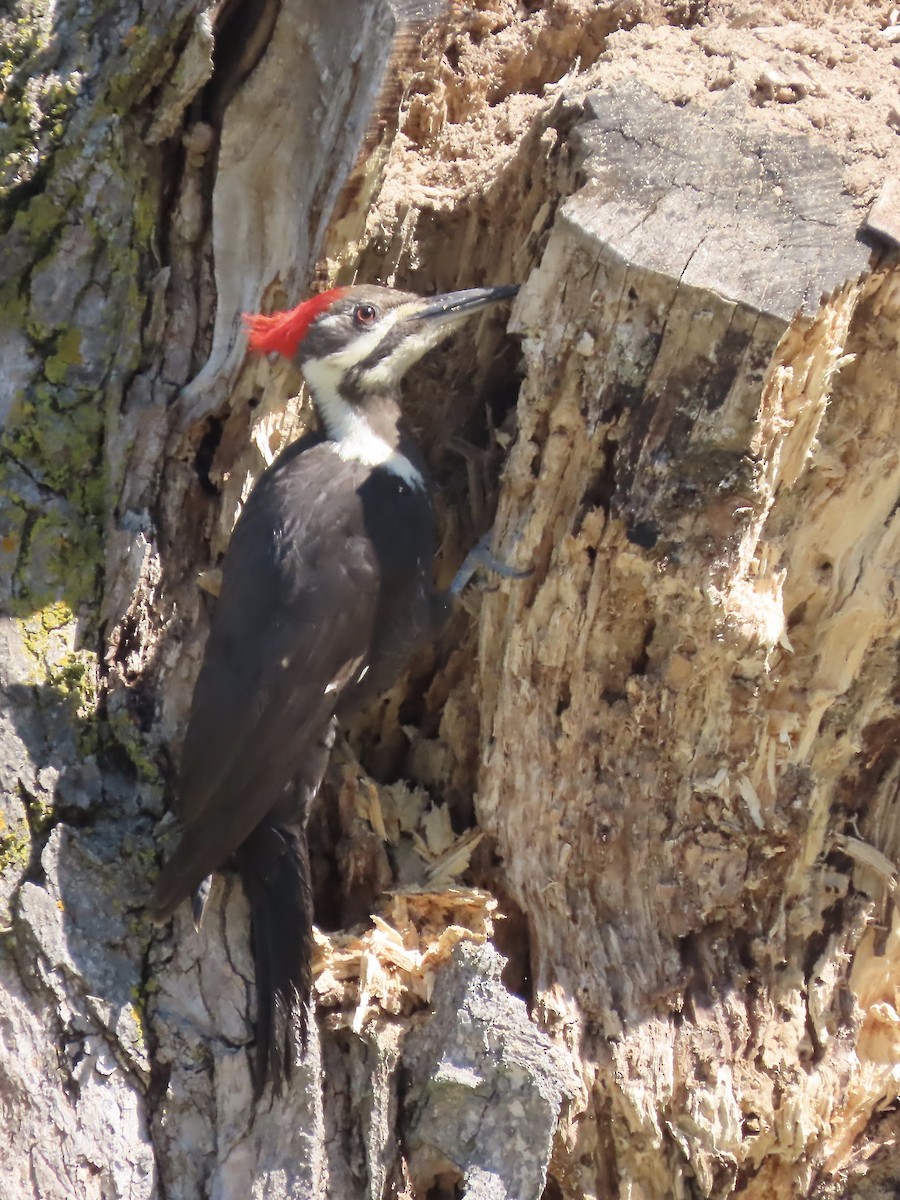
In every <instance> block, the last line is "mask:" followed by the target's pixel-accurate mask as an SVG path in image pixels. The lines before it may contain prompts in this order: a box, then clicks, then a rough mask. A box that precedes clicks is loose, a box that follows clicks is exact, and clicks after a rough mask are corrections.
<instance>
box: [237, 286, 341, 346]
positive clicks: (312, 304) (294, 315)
mask: <svg viewBox="0 0 900 1200" xmlns="http://www.w3.org/2000/svg"><path fill="white" fill-rule="evenodd" d="M346 290H347V289H346V288H332V289H331V291H328V292H322V293H320V295H318V296H312V297H311V298H310V299H309V300H304V301H303V303H302V304H298V305H297V307H296V308H289V309H288V310H287V311H286V312H277V313H272V315H271V316H265V315H264V314H263V313H244V314H243V320H244V328H245V329H246V331H247V337H248V339H249V342H250V349H251V350H255V351H256V353H257V354H272V353H276V354H283V355H284V357H285V358H293V357H294V355H295V354H296V353H297V347H298V346H299V345H300V343H301V342H302V341H303V339H304V338H305V337H306V331H307V330H308V329H309V327H310V325H311V324H312V322H313V321H314V320H315V319H316V317H317V316H318V315H319V313H321V312H324V311H325V309H326V308H329V307H330V306H331V304H332V303H333V302H334V301H335V300H336V299H337V298H338V296H342V295H343V294H344V292H345V291H346Z"/></svg>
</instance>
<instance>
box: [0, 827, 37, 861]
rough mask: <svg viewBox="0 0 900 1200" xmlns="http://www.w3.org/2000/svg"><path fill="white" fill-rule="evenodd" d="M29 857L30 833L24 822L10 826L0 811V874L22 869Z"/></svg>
mask: <svg viewBox="0 0 900 1200" xmlns="http://www.w3.org/2000/svg"><path fill="white" fill-rule="evenodd" d="M30 859H31V835H30V833H29V831H28V826H27V825H26V824H25V823H24V822H19V821H17V822H16V824H15V826H12V827H11V826H10V825H9V824H8V822H7V820H6V818H5V817H4V816H3V814H2V813H0V874H3V873H5V872H6V871H11V870H16V871H22V870H23V869H24V868H25V867H27V866H28V863H29V861H30Z"/></svg>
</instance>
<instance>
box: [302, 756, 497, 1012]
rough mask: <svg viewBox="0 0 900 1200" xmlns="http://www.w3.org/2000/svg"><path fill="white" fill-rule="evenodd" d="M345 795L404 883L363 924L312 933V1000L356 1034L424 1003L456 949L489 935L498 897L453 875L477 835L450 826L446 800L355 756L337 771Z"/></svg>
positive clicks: (466, 860) (464, 862)
mask: <svg viewBox="0 0 900 1200" xmlns="http://www.w3.org/2000/svg"><path fill="white" fill-rule="evenodd" d="M342 798H343V801H344V802H346V800H347V799H350V801H351V802H352V805H353V809H354V811H355V815H356V817H357V818H358V819H359V822H365V824H366V825H367V826H368V827H369V828H370V829H371V831H372V832H373V833H374V834H375V836H376V837H377V838H378V839H379V840H380V841H381V842H382V843H383V844H384V845H385V846H387V847H390V848H391V849H392V851H393V854H394V859H395V862H396V863H399V864H401V866H400V868H398V869H395V871H394V878H395V879H396V880H397V881H398V882H399V881H400V879H402V882H403V884H404V885H405V886H403V887H399V886H398V887H397V888H396V890H391V891H389V892H388V893H387V895H386V896H385V898H384V900H383V901H382V903H381V905H380V911H379V913H377V914H374V915H373V916H372V918H371V920H372V925H371V926H370V927H369V928H367V929H366V928H362V927H357V928H356V929H353V930H350V931H349V932H346V931H342V932H340V933H334V934H325V933H321V932H320V931H318V930H316V931H315V938H316V958H315V962H314V963H313V975H314V979H315V989H316V995H317V1001H318V1004H319V1007H320V1008H326V1009H332V1010H336V1011H335V1012H333V1013H332V1015H331V1016H330V1018H329V1024H331V1025H332V1026H334V1027H341V1026H346V1025H349V1026H350V1027H351V1028H352V1029H353V1030H354V1031H355V1032H356V1033H359V1031H360V1030H361V1029H362V1027H363V1026H364V1025H365V1023H366V1022H367V1021H369V1020H371V1019H372V1018H373V1017H376V1016H378V1015H379V1014H384V1013H387V1014H389V1015H391V1016H405V1015H407V1014H409V1013H411V1012H413V1011H414V1010H415V1009H417V1008H420V1007H422V1006H423V1005H425V1004H427V1003H428V1001H429V1000H430V998H431V992H432V988H433V986H434V977H435V973H436V971H437V970H438V969H439V968H440V966H441V965H442V964H443V963H445V962H446V961H447V960H448V959H449V957H450V955H451V953H452V951H453V947H454V946H455V945H456V944H457V943H458V942H461V941H472V942H477V943H480V942H483V941H485V939H487V938H489V937H490V936H491V934H492V932H493V922H494V917H495V912H496V908H497V902H496V901H495V900H494V898H493V897H492V896H491V895H490V893H488V892H484V891H480V890H479V889H477V888H470V887H463V886H460V885H458V884H457V882H456V880H457V879H458V877H459V876H460V875H462V874H463V873H464V872H465V871H466V870H467V869H468V866H469V859H470V857H471V854H472V851H473V850H474V849H475V847H476V846H477V845H478V843H479V842H480V841H481V839H482V837H483V836H484V835H483V834H482V833H481V832H480V831H479V830H476V829H467V830H465V831H464V832H463V833H462V834H456V833H455V832H454V830H453V826H452V824H451V821H450V812H449V809H448V808H447V806H446V805H445V804H432V803H431V799H430V797H429V795H428V793H427V792H426V791H424V790H423V789H422V788H411V787H408V786H407V785H406V784H404V783H395V784H392V785H391V786H389V787H379V786H376V784H375V783H373V782H372V780H371V779H369V778H367V777H366V776H364V775H361V773H360V772H359V770H358V767H357V765H356V764H352V765H348V766H346V767H345V768H344V771H343V788H342ZM349 836H351V837H352V831H351V832H350V834H349Z"/></svg>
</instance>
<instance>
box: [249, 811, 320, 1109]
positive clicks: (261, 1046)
mask: <svg viewBox="0 0 900 1200" xmlns="http://www.w3.org/2000/svg"><path fill="white" fill-rule="evenodd" d="M237 866H238V870H239V872H240V875H241V882H242V883H243V885H244V891H245V893H246V895H247V899H248V901H249V903H250V922H251V944H252V947H253V958H254V961H255V964H256V1051H255V1055H254V1076H255V1081H254V1082H255V1090H256V1095H257V1098H258V1097H259V1096H260V1095H261V1094H262V1091H263V1089H264V1088H265V1086H266V1082H267V1080H269V1079H271V1081H272V1086H273V1087H274V1089H275V1091H276V1092H280V1091H281V1086H282V1083H283V1082H284V1081H286V1080H289V1079H290V1076H291V1069H292V1067H293V1065H294V1061H295V1059H296V1057H297V1055H298V1052H301V1051H302V1050H304V1049H305V1048H306V1034H307V1006H308V1004H309V1000H310V993H311V991H312V951H313V940H312V890H311V887H310V879H309V857H308V855H307V849H306V837H305V834H304V832H303V831H302V830H301V829H298V828H296V827H292V826H288V825H281V824H274V823H269V822H266V821H264V822H263V823H262V825H260V826H259V827H258V828H257V829H255V830H254V831H253V833H252V834H251V835H250V837H249V838H247V840H246V841H245V842H244V843H243V844H242V845H241V847H240V849H239V850H238V852H237Z"/></svg>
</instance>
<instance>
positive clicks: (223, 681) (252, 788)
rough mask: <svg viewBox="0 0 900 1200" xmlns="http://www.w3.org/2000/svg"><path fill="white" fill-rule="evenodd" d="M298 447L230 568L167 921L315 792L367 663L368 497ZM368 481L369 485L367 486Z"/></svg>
mask: <svg viewBox="0 0 900 1200" xmlns="http://www.w3.org/2000/svg"><path fill="white" fill-rule="evenodd" d="M294 449H295V448H293V447H292V448H291V450H289V451H288V452H287V453H286V454H285V455H284V456H282V458H281V459H280V460H278V462H276V463H275V464H274V465H273V466H272V467H271V468H270V469H269V471H267V472H266V474H265V475H263V476H262V478H261V479H260V481H259V483H258V484H257V485H256V487H255V489H254V490H253V492H252V494H251V496H250V498H249V499H248V501H247V503H246V505H245V506H244V511H243V512H242V514H241V517H240V520H239V521H238V523H237V525H236V527H235V531H234V534H233V535H232V540H231V544H230V545H229V548H228V552H227V554H226V557H225V562H224V565H223V578H222V590H221V593H220V596H219V600H218V603H217V606H216V612H215V617H214V620H213V626H212V631H211V633H210V637H209V641H208V643H207V647H206V653H205V656H204V660H203V666H202V668H201V671H200V675H199V676H198V679H197V684H196V687H195V690H194V697H193V702H192V706H191V716H190V721H189V724H188V730H187V734H186V736H185V741H184V749H183V752H182V764H181V775H180V780H179V811H180V816H181V820H182V824H183V827H184V833H183V837H182V841H181V844H180V845H179V847H178V849H177V850H176V852H175V854H174V855H173V857H172V859H171V860H170V861H169V863H168V864H167V865H166V867H165V868H164V870H163V873H162V875H161V877H160V880H159V883H158V885H157V891H156V909H157V914H158V916H160V917H165V916H167V915H168V914H169V913H171V912H172V910H173V909H174V908H175V907H176V906H177V905H178V903H180V901H181V900H182V899H183V898H184V897H185V896H187V895H188V894H189V893H190V892H192V891H193V890H194V888H195V887H196V886H197V885H198V884H199V883H200V882H201V881H202V880H203V879H204V878H205V877H206V876H207V875H209V874H210V873H211V872H212V871H214V870H216V869H217V868H218V867H220V866H221V865H222V864H223V863H224V862H225V861H226V860H227V859H228V858H230V857H231V855H232V854H234V852H235V851H236V850H237V848H238V846H239V845H240V844H241V843H242V842H243V841H244V840H245V839H246V838H247V837H248V836H249V834H250V833H251V832H252V830H253V829H254V828H255V827H256V826H257V825H258V824H259V822H260V821H261V820H262V819H263V818H264V817H265V816H266V814H267V813H269V812H270V811H271V809H272V808H273V807H274V806H275V805H276V804H277V803H278V801H279V800H280V799H281V798H282V797H283V796H284V793H285V789H287V788H288V787H290V786H291V785H292V783H293V782H297V783H299V784H300V785H303V784H306V785H307V786H308V788H309V790H310V792H313V791H314V790H315V788H316V786H317V784H318V778H315V779H312V778H310V779H309V780H306V779H305V778H304V767H306V768H307V772H308V773H315V774H316V775H317V776H318V774H319V772H320V769H321V765H320V764H321V758H322V756H321V753H318V752H317V743H318V742H320V740H321V738H322V737H323V735H324V733H325V731H326V730H327V728H328V726H329V724H330V722H331V720H332V717H333V715H334V710H335V707H336V705H337V702H338V699H339V697H340V693H341V691H342V689H343V688H344V687H345V686H346V685H347V684H348V683H349V682H352V680H354V679H355V678H356V675H357V674H358V671H359V670H360V668H361V666H362V664H363V663H364V662H365V660H366V657H367V655H368V653H369V648H370V643H371V636H372V627H373V623H374V619H375V614H376V610H377V606H378V594H379V585H380V577H379V569H378V563H377V560H376V558H375V555H374V552H373V550H372V546H371V543H370V541H369V539H368V538H367V537H366V535H365V527H364V520H363V512H362V505H361V502H360V500H359V497H358V495H357V488H358V486H359V485H360V484H361V483H362V482H363V480H364V478H365V474H366V469H365V468H363V467H360V466H359V465H358V464H355V463H344V462H343V461H342V460H341V459H340V458H339V457H338V456H337V455H336V454H335V452H334V449H333V448H332V447H331V446H330V445H329V444H328V443H320V444H319V445H316V446H313V447H312V448H310V449H305V450H303V451H302V452H301V453H292V451H294ZM357 476H358V477H359V478H357Z"/></svg>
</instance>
